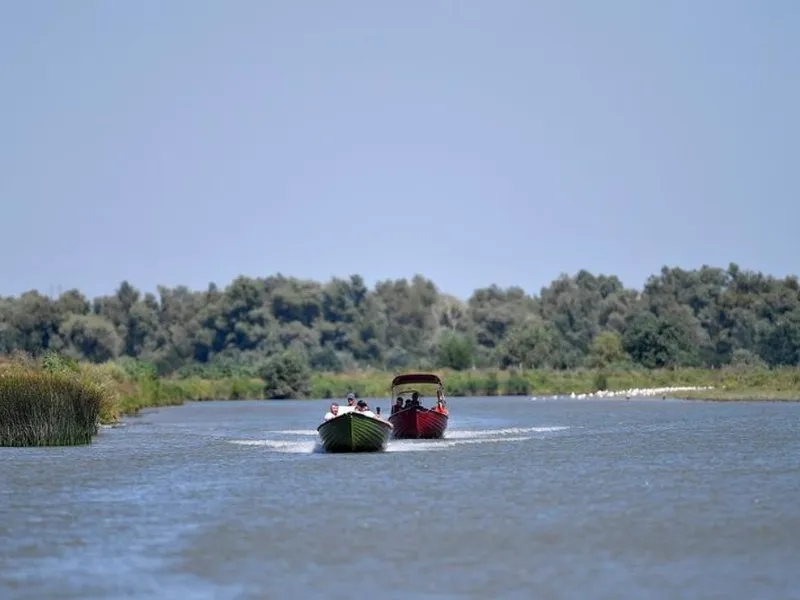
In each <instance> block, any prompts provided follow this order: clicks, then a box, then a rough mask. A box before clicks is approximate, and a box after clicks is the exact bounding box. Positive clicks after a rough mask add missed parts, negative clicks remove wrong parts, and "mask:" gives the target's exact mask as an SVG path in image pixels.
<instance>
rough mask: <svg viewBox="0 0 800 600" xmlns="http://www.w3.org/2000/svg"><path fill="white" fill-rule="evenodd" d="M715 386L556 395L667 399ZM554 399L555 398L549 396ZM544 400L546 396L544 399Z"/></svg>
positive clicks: (534, 398) (560, 396)
mask: <svg viewBox="0 0 800 600" xmlns="http://www.w3.org/2000/svg"><path fill="white" fill-rule="evenodd" d="M713 389H714V387H713V386H710V385H709V386H704V387H699V386H672V387H656V388H631V389H629V390H599V391H597V392H588V393H585V394H576V393H575V392H572V393H571V394H569V395H564V394H561V395H556V396H555V397H556V398H577V399H583V398H620V397H622V396H625V398H626V399H628V400H629V399H631V398H637V397H638V398H642V397H648V396H662V397H664V398H666V397H667V396H671V395H672V394H674V393H675V392H694V391H698V390H713ZM547 397H549V398H553V396H547ZM542 398H544V396H543V397H542ZM531 400H539V397H538V396H533V397H532V398H531Z"/></svg>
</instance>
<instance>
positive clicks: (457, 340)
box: [437, 332, 475, 371]
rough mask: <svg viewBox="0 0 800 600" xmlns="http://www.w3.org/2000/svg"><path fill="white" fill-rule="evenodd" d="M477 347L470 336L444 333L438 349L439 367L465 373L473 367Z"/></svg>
mask: <svg viewBox="0 0 800 600" xmlns="http://www.w3.org/2000/svg"><path fill="white" fill-rule="evenodd" d="M474 356H475V347H474V344H473V342H472V339H470V338H469V337H468V336H466V335H463V334H458V333H453V332H447V333H444V334H443V335H442V337H441V339H440V340H439V343H438V347H437V363H438V365H439V366H441V367H444V368H447V369H454V370H456V371H463V370H464V369H469V368H470V367H472V365H473V361H474Z"/></svg>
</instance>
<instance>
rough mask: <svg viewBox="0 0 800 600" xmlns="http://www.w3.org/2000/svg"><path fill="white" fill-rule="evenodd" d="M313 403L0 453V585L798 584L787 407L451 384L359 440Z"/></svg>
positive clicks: (771, 587)
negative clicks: (405, 431)
mask: <svg viewBox="0 0 800 600" xmlns="http://www.w3.org/2000/svg"><path fill="white" fill-rule="evenodd" d="M380 404H383V405H384V406H383V408H384V410H388V402H387V401H382V402H381V403H380ZM327 405H328V402H326V401H305V402H288V401H287V402H208V403H190V404H187V405H185V406H183V407H171V408H164V409H159V410H156V411H148V412H146V413H144V414H143V415H142V416H140V417H138V418H135V419H132V420H130V421H128V424H127V425H126V426H125V427H121V428H118V429H113V430H105V431H103V432H102V433H101V434H100V435H99V436H98V437H97V438H96V440H95V442H94V443H93V444H92V445H91V446H88V447H78V448H44V449H0V486H1V487H0V598H3V599H6V598H8V599H18V598H19V599H22V598H30V599H36V600H41V599H43V598H86V599H89V598H170V599H172V598H181V597H182V598H193V599H194V598H197V599H205V598H209V599H210V598H213V599H215V600H216V599H227V598H230V599H249V598H278V599H280V598H293V599H300V598H302V599H304V600H305V599H308V600H316V599H322V598H325V599H338V598H341V599H356V598H358V599H360V598H398V599H399V598H403V599H410V600H423V599H429V598H430V599H437V600H444V599H450V598H453V599H455V598H458V599H461V598H465V599H466V598H487V599H500V598H508V599H512V598H513V599H516V598H520V599H526V600H528V599H530V598H548V599H559V598H578V599H583V598H608V599H612V598H613V599H621V598H636V599H645V598H653V599H670V600H672V599H674V598H681V599H689V598H725V599H731V598H742V599H747V600H750V599H753V598H759V599H762V598H775V599H791V598H800V569H798V568H797V557H798V556H800V535H799V534H798V532H800V501H798V498H800V494H798V492H800V462H798V457H799V456H800V436H798V428H797V425H798V419H799V418H800V405H798V404H782V403H730V404H721V403H704V402H680V401H672V400H666V401H662V400H653V399H640V400H637V399H634V400H631V401H625V400H617V399H612V400H596V399H593V400H569V399H546V400H536V401H532V400H530V399H527V398H491V399H482V398H452V399H450V401H449V407H450V410H451V421H450V429H449V431H448V435H447V439H445V440H442V441H394V442H391V443H390V446H389V448H388V450H387V451H386V452H384V453H377V454H358V455H353V454H351V455H347V454H344V455H326V454H324V453H321V452H319V451H318V449H315V445H316V439H317V437H316V431H315V427H316V425H317V424H318V423H319V421H320V420H321V417H322V415H323V414H324V413H325V411H326V409H327Z"/></svg>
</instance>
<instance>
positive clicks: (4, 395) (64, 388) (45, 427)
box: [0, 369, 107, 446]
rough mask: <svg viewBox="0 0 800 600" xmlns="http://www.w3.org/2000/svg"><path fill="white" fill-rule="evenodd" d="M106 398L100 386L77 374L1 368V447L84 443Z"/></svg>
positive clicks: (95, 424) (92, 430)
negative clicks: (2, 369)
mask: <svg viewBox="0 0 800 600" xmlns="http://www.w3.org/2000/svg"><path fill="white" fill-rule="evenodd" d="M106 402H107V398H106V396H105V392H104V390H103V389H102V387H101V386H99V385H96V384H94V383H92V382H89V381H86V380H82V378H80V377H79V376H75V375H68V374H65V373H53V372H46V371H38V372H37V371H23V370H21V369H7V370H4V371H3V372H0V446H75V445H80V444H89V443H91V440H92V436H94V435H95V434H96V433H97V428H98V420H99V416H100V411H101V409H102V408H103V406H104V403H106Z"/></svg>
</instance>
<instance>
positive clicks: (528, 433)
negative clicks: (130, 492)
mask: <svg viewBox="0 0 800 600" xmlns="http://www.w3.org/2000/svg"><path fill="white" fill-rule="evenodd" d="M566 429H569V427H564V426H551V427H505V428H502V429H451V430H448V431H447V432H445V436H444V438H443V439H441V440H390V441H389V444H388V445H387V447H386V452H430V451H438V450H447V449H449V448H454V447H457V446H463V445H471V444H499V443H508V442H524V441H528V440H532V439H535V438H538V437H541V435H542V434H548V433H554V432H558V431H564V430H566ZM265 433H266V434H267V436H268V438H271V437H273V436H275V437H279V438H287V437H289V438H294V439H250V440H229V441H230V443H232V444H237V445H240V446H254V447H259V448H264V449H267V450H269V451H271V452H279V453H284V454H320V453H324V452H325V450H324V448H322V446H321V444H320V442H319V440H316V439H315V440H309V439H308V438H309V437H313V436H316V435H317V432H316V431H315V430H313V429H278V430H272V431H267V432H265Z"/></svg>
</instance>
